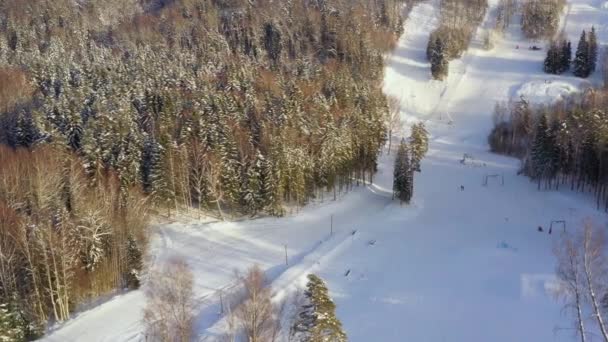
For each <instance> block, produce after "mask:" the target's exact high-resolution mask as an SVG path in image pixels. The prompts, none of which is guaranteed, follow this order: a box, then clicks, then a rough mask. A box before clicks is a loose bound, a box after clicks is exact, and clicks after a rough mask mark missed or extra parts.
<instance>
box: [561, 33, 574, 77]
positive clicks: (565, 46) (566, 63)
mask: <svg viewBox="0 0 608 342" xmlns="http://www.w3.org/2000/svg"><path fill="white" fill-rule="evenodd" d="M561 50H562V51H561V55H560V60H561V63H560V64H561V72H565V71H568V70H570V59H571V58H572V44H570V41H565V40H564V41H563V42H562V45H561Z"/></svg>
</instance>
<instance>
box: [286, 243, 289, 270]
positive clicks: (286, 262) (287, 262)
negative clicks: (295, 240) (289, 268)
mask: <svg viewBox="0 0 608 342" xmlns="http://www.w3.org/2000/svg"><path fill="white" fill-rule="evenodd" d="M285 265H289V263H288V262H287V245H285Z"/></svg>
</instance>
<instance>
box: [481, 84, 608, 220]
mask: <svg viewBox="0 0 608 342" xmlns="http://www.w3.org/2000/svg"><path fill="white" fill-rule="evenodd" d="M606 108H608V94H607V93H606V91H604V90H589V91H587V92H585V93H584V94H581V95H572V96H571V97H570V98H569V99H566V100H565V101H563V102H559V103H557V104H554V105H551V106H549V107H548V108H545V107H538V108H535V107H532V106H531V105H529V104H528V103H527V102H525V101H524V102H521V101H520V104H519V105H517V104H516V105H513V106H511V107H510V113H509V114H510V115H509V117H508V118H507V120H506V121H501V122H497V123H496V127H495V128H494V130H493V131H492V134H491V135H490V138H489V141H490V146H491V148H492V150H493V151H496V152H501V153H507V154H513V155H516V156H518V157H521V158H522V160H523V163H522V164H523V168H522V172H523V173H524V174H526V175H528V176H529V177H530V178H531V179H533V180H534V181H536V182H537V184H538V188H539V189H541V188H546V189H559V187H560V185H561V186H566V187H569V188H570V189H571V190H577V191H582V192H592V193H593V194H594V196H595V200H596V206H597V209H602V208H603V209H604V210H607V211H608V163H607V162H606V160H607V158H608V145H607V142H608V112H606Z"/></svg>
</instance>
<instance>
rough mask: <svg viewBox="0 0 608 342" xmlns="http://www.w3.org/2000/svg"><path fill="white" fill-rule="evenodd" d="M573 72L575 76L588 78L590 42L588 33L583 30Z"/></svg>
mask: <svg viewBox="0 0 608 342" xmlns="http://www.w3.org/2000/svg"><path fill="white" fill-rule="evenodd" d="M572 63H573V73H574V75H575V76H578V77H582V78H586V77H587V76H589V73H590V70H589V44H588V42H587V38H586V33H585V31H584V30H583V33H582V34H581V38H580V40H579V41H578V46H577V47H576V55H575V57H574V61H573V62H572Z"/></svg>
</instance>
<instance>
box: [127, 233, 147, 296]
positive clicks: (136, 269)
mask: <svg viewBox="0 0 608 342" xmlns="http://www.w3.org/2000/svg"><path fill="white" fill-rule="evenodd" d="M125 249H126V258H127V260H126V265H127V268H126V272H125V275H124V279H125V283H126V285H127V287H128V288H130V289H137V288H139V285H140V279H141V278H140V274H141V270H142V268H143V255H142V252H141V249H140V248H139V246H138V245H137V241H135V238H134V237H133V235H131V234H129V235H128V236H127V245H126V246H125Z"/></svg>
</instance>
